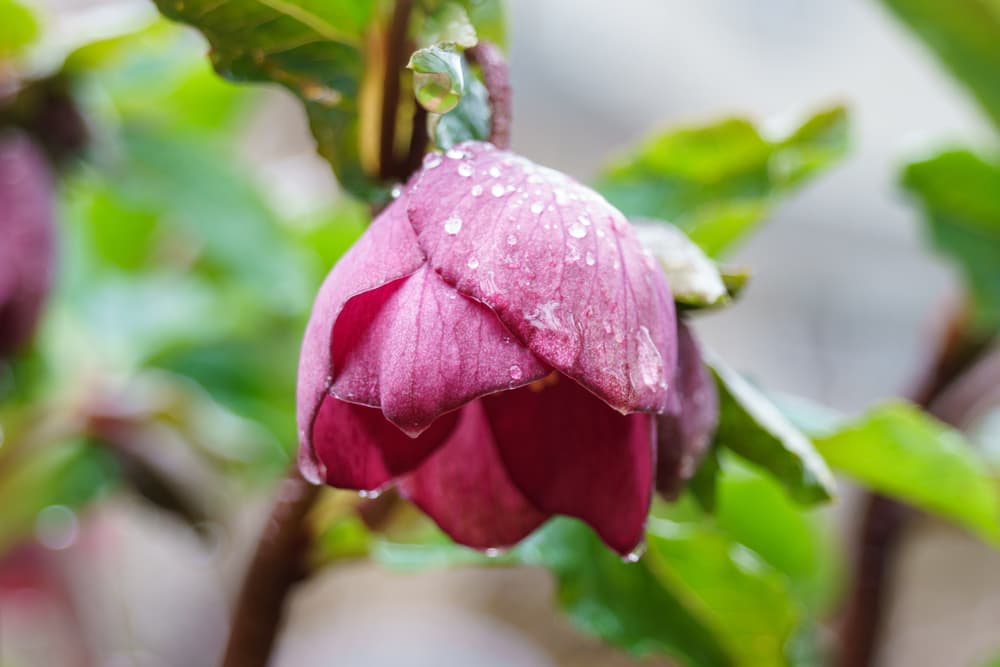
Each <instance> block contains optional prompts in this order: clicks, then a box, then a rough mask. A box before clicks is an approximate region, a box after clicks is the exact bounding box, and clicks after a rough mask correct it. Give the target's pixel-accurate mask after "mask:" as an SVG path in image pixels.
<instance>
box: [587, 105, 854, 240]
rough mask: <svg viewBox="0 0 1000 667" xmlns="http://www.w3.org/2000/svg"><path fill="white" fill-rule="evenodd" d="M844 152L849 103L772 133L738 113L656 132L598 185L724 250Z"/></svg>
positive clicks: (621, 202) (624, 206)
mask: <svg viewBox="0 0 1000 667" xmlns="http://www.w3.org/2000/svg"><path fill="white" fill-rule="evenodd" d="M846 151H847V112H846V110H845V109H844V108H843V107H839V106H837V107H831V108H829V109H824V110H822V111H820V112H818V113H816V114H814V115H813V116H812V117H811V118H809V119H808V120H807V121H806V122H805V123H803V124H802V125H801V126H799V127H798V128H796V129H794V130H793V131H791V132H790V133H788V134H787V135H785V136H780V137H777V138H773V139H772V138H766V137H765V136H764V135H762V133H761V131H760V130H758V129H757V128H756V127H755V126H754V125H753V124H752V123H750V122H749V121H747V120H743V119H739V118H733V119H728V120H724V121H721V122H717V123H714V124H711V125H705V126H701V127H687V128H680V129H676V130H670V131H667V132H665V133H662V134H659V135H656V136H654V137H653V138H651V139H650V140H648V141H646V142H645V143H643V144H641V145H640V146H639V147H638V148H637V149H635V150H634V151H632V152H630V153H628V154H626V155H625V156H623V157H622V158H620V159H618V160H616V161H615V162H613V163H612V164H611V165H609V167H608V168H607V169H606V170H605V171H604V173H603V174H602V175H601V176H600V178H599V179H598V189H599V190H600V191H601V192H602V193H603V194H604V195H605V196H606V197H607V198H608V199H609V200H610V201H611V203H613V204H614V205H615V206H617V207H618V208H620V209H621V210H622V211H623V212H624V213H625V214H626V215H627V216H629V217H630V218H656V219H660V220H667V221H669V222H671V223H673V224H675V225H677V226H678V227H680V228H681V229H682V230H684V232H685V233H687V235H688V236H689V237H690V238H691V239H692V240H693V241H694V242H695V243H697V244H698V245H699V246H701V248H702V249H703V250H704V251H705V252H706V253H708V254H709V255H711V256H718V255H719V254H721V253H722V252H724V251H725V250H727V249H729V248H730V247H732V246H733V245H734V244H735V243H736V242H738V241H739V240H740V239H741V238H743V237H744V236H745V235H746V234H747V233H749V231H750V230H751V229H753V227H754V226H756V225H757V224H758V223H759V222H760V221H761V220H762V219H763V218H764V217H766V216H767V215H768V214H769V213H770V210H771V208H772V207H773V206H774V204H775V203H776V202H777V200H778V198H779V197H780V196H781V195H783V194H787V193H788V192H789V191H791V190H792V189H793V188H795V187H796V186H798V185H800V184H802V183H803V182H804V181H805V180H806V179H807V178H808V177H810V176H813V175H815V174H816V173H817V172H819V171H821V170H822V169H824V168H826V167H828V166H830V165H831V164H832V163H833V162H835V161H836V160H837V159H839V158H840V157H842V156H843V155H844V154H845V153H846Z"/></svg>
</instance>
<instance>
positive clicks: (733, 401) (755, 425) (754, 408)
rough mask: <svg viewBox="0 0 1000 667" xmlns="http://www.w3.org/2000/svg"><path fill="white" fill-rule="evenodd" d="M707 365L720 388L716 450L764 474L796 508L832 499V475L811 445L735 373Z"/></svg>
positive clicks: (714, 364) (713, 362)
mask: <svg viewBox="0 0 1000 667" xmlns="http://www.w3.org/2000/svg"><path fill="white" fill-rule="evenodd" d="M708 363H709V366H711V368H712V372H713V373H714V375H715V378H716V382H717V383H718V387H719V427H718V430H717V431H716V434H715V442H716V445H717V446H721V447H725V448H726V449H729V450H730V451H732V452H735V453H736V454H739V455H740V456H741V457H743V458H744V459H746V460H748V461H750V462H752V463H754V464H756V465H758V466H760V467H761V468H763V469H764V470H766V471H767V472H768V473H769V474H770V475H772V476H773V477H774V478H775V479H776V480H777V481H778V482H780V483H781V484H782V485H783V486H784V487H785V489H786V491H787V492H788V493H789V495H791V497H792V498H794V499H795V500H797V501H799V502H802V503H815V502H821V501H825V500H829V499H830V498H832V497H833V496H834V494H835V489H834V481H833V475H832V474H831V473H830V470H829V468H828V467H827V465H826V463H825V462H824V461H823V458H822V457H821V456H820V455H819V453H818V452H817V451H816V449H815V448H814V447H813V445H812V443H811V442H809V440H808V439H807V438H806V437H805V436H804V435H803V434H802V433H801V432H800V431H799V430H798V429H796V428H795V427H794V426H793V425H792V424H791V423H790V422H789V421H788V420H787V419H786V418H785V417H784V415H782V414H781V412H780V411H779V410H778V409H777V408H776V407H775V406H774V405H773V404H772V403H771V402H770V401H769V400H768V399H767V398H766V397H764V396H763V395H762V394H761V393H760V392H758V391H757V390H756V389H754V388H753V386H751V385H750V383H748V382H747V381H746V380H744V379H743V378H742V377H740V375H739V374H738V373H736V372H734V371H733V370H731V369H730V368H728V367H726V366H725V365H724V364H723V363H722V362H721V361H720V360H718V359H709V360H708Z"/></svg>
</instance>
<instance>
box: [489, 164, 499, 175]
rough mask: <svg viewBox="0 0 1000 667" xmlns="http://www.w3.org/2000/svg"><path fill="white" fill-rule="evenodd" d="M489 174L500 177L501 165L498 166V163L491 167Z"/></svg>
mask: <svg viewBox="0 0 1000 667" xmlns="http://www.w3.org/2000/svg"><path fill="white" fill-rule="evenodd" d="M489 174H490V176H492V177H493V178H500V167H497V166H496V165H494V166H492V167H490V171H489Z"/></svg>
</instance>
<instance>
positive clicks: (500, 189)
mask: <svg viewBox="0 0 1000 667" xmlns="http://www.w3.org/2000/svg"><path fill="white" fill-rule="evenodd" d="M490 194H492V195H493V196H494V197H503V196H504V195H505V194H507V190H506V188H504V186H502V185H501V184H499V183H494V184H493V187H492V188H490Z"/></svg>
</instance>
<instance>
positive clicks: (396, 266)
mask: <svg viewBox="0 0 1000 667" xmlns="http://www.w3.org/2000/svg"><path fill="white" fill-rule="evenodd" d="M405 211H406V201H405V197H402V198H400V199H399V200H397V201H395V202H393V203H392V204H391V205H390V206H389V208H387V209H386V210H385V211H384V212H383V213H382V214H381V215H380V216H379V217H378V218H376V219H375V221H374V222H373V223H372V226H371V227H369V228H368V231H366V232H365V234H364V235H363V236H362V237H361V238H360V239H358V242H357V243H355V244H354V246H353V247H352V248H351V249H350V250H349V251H348V252H347V253H346V254H345V255H344V256H343V257H342V258H341V260H340V261H339V262H337V265H336V266H334V267H333V270H332V271H330V274H329V275H328V276H327V278H326V281H325V282H324V283H323V286H322V287H321V288H320V290H319V294H317V296H316V302H315V304H314V305H313V311H312V316H311V318H310V320H309V324H308V326H307V327H306V333H305V337H304V338H303V341H302V352H301V356H300V357H299V379H298V391H297V403H298V406H297V417H298V425H299V446H300V452H299V467H300V469H301V470H302V474H303V475H304V476H305V477H306V478H307V479H309V480H310V481H313V482H319V481H320V480H321V479H323V477H324V476H325V472H324V470H323V467H322V464H321V463H320V462H319V461H318V460H317V459H316V458H315V456H314V454H313V451H312V441H311V436H312V432H313V428H312V423H313V419H314V418H315V416H316V413H317V411H318V410H319V407H320V403H321V402H322V400H323V397H324V396H326V395H327V389H328V388H329V386H330V383H331V382H332V379H333V372H334V369H333V367H332V363H331V357H330V349H331V336H332V334H333V325H334V323H335V322H336V321H337V317H338V316H339V315H340V312H341V310H342V309H343V307H344V304H345V303H347V301H348V299H350V298H351V297H353V296H356V295H361V294H364V293H366V292H371V291H372V290H375V289H376V288H378V287H381V286H382V285H386V284H388V283H391V282H393V281H396V280H399V279H400V278H403V277H405V276H407V275H409V274H411V273H413V272H414V271H416V270H417V269H419V268H420V266H421V265H422V264H423V263H424V255H423V253H422V252H421V251H420V248H419V247H418V246H417V243H416V238H415V236H414V233H413V228H412V227H411V226H410V224H409V222H408V221H407V219H406V214H405ZM342 446H344V447H349V446H351V443H343V444H342Z"/></svg>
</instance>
